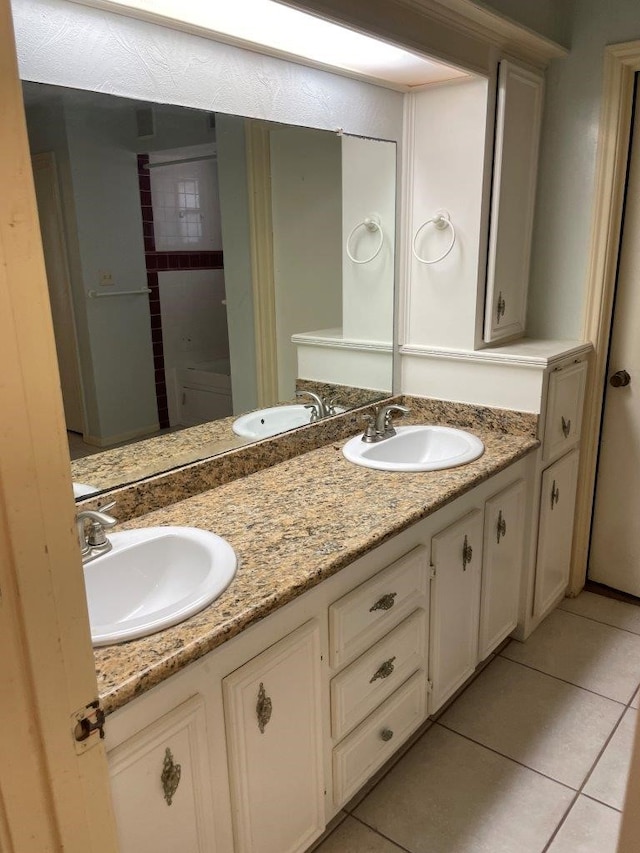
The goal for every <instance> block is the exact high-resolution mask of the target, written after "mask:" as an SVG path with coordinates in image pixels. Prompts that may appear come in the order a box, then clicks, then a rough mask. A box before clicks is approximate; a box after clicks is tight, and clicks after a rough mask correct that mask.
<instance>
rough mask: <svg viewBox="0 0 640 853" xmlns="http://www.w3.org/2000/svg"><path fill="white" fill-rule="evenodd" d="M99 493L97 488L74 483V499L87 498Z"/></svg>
mask: <svg viewBox="0 0 640 853" xmlns="http://www.w3.org/2000/svg"><path fill="white" fill-rule="evenodd" d="M99 491H100V489H97V488H96V487H95V486H89V485H88V484H87V483H73V496H74V498H85V497H88V496H89V495H94V494H95V493H96V492H99Z"/></svg>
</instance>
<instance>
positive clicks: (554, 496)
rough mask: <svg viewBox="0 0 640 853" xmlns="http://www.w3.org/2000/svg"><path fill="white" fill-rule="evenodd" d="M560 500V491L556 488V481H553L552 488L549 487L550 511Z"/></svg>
mask: <svg viewBox="0 0 640 853" xmlns="http://www.w3.org/2000/svg"><path fill="white" fill-rule="evenodd" d="M559 500H560V489H559V488H558V486H556V481H555V480H554V481H553V486H552V487H551V509H553V507H554V506H555V505H556V504H557V503H558V501H559Z"/></svg>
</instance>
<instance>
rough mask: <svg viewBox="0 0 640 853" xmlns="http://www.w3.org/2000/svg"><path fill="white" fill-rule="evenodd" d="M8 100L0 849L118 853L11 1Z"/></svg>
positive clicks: (0, 74) (0, 295) (2, 218)
mask: <svg viewBox="0 0 640 853" xmlns="http://www.w3.org/2000/svg"><path fill="white" fill-rule="evenodd" d="M0 102H1V103H2V107H3V121H2V123H1V124H0V147H1V148H2V157H1V158H0V182H1V185H2V188H3V189H2V193H1V194H0V362H1V363H2V366H3V370H2V382H0V435H1V436H2V450H3V452H2V454H0V589H1V592H2V607H0V641H2V648H3V654H2V655H0V683H2V684H3V707H2V726H1V727H0V801H1V804H2V805H1V806H0V812H1V813H2V817H0V824H1V826H2V830H1V831H0V837H2V840H3V849H4V847H6V849H7V850H8V851H9V850H16V851H17V850H19V851H20V853H31V851H34V853H36V851H37V853H47V851H59V850H61V849H63V848H64V849H68V850H70V851H71V850H86V851H95V853H98V851H99V853H103V851H104V852H105V853H109V851H114V853H115V851H116V850H117V849H118V847H117V842H116V837H115V828H114V825H113V817H112V812H111V804H110V796H109V785H108V776H107V770H106V758H105V754H104V748H103V746H102V744H101V743H100V742H99V741H98V742H97V744H96V745H95V746H94V745H93V739H92V741H91V745H92V746H91V748H87V749H86V751H84V752H82V753H81V754H80V755H78V754H77V753H76V747H75V741H74V739H73V737H72V736H71V732H72V728H73V723H72V714H73V712H74V711H76V710H78V709H80V708H83V707H84V705H86V704H87V703H88V702H90V701H92V700H93V699H94V698H95V697H96V695H97V686H96V677H95V664H94V659H93V654H92V649H91V643H90V637H89V625H88V617H87V605H86V598H85V593H84V584H83V581H82V567H81V562H80V556H79V552H78V545H77V542H76V535H75V529H74V527H75V524H74V521H75V506H74V501H73V496H72V489H71V474H70V467H69V452H68V446H67V440H66V430H65V423H64V414H63V408H62V397H61V394H60V385H59V377H58V371H57V366H56V364H57V362H56V350H55V341H54V336H53V326H52V321H51V311H50V307H49V297H48V290H47V284H46V277H45V268H44V258H43V254H42V244H41V240H40V231H39V225H38V214H37V208H36V201H35V192H34V186H33V178H32V172H31V162H30V154H29V146H28V141H27V133H26V123H25V117H24V109H23V104H22V89H21V86H20V80H19V77H18V67H17V59H16V52H15V41H14V38H13V27H12V20H11V11H10V4H9V0H0ZM7 836H8V837H9V838H10V841H9V842H7Z"/></svg>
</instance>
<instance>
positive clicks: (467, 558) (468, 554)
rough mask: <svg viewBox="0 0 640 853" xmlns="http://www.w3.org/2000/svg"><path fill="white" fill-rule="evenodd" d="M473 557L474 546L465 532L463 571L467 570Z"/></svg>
mask: <svg viewBox="0 0 640 853" xmlns="http://www.w3.org/2000/svg"><path fill="white" fill-rule="evenodd" d="M472 557H473V548H472V547H471V545H469V540H468V539H467V535H466V533H465V537H464V544H463V546H462V571H463V572H466V571H467V566H468V565H469V563H470V562H471V559H472Z"/></svg>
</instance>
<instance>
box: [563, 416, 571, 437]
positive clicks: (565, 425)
mask: <svg viewBox="0 0 640 853" xmlns="http://www.w3.org/2000/svg"><path fill="white" fill-rule="evenodd" d="M561 417H562V434H563V436H564V437H565V438H569V433H570V432H571V420H568V421H565V419H564V415H562V416H561Z"/></svg>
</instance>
